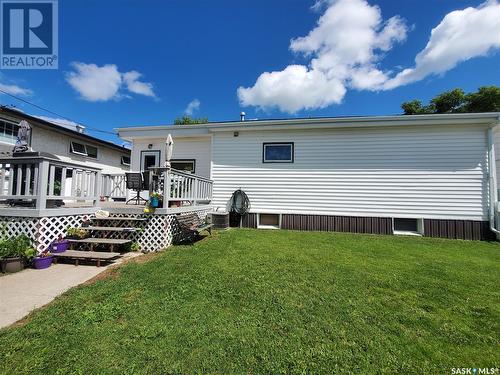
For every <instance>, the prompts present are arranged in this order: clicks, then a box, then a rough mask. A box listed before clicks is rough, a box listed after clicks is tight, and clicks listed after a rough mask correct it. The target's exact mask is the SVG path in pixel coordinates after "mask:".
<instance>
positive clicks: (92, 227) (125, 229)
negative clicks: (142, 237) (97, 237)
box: [80, 226, 140, 233]
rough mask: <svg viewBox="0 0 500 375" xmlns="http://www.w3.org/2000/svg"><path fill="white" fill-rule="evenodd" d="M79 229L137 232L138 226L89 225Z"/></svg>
mask: <svg viewBox="0 0 500 375" xmlns="http://www.w3.org/2000/svg"><path fill="white" fill-rule="evenodd" d="M80 229H84V230H95V231H106V232H130V233H133V232H137V231H140V229H138V228H131V227H125V228H124V227H94V226H89V227H81V228H80Z"/></svg>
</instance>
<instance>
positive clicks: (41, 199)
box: [36, 160, 50, 210]
mask: <svg viewBox="0 0 500 375" xmlns="http://www.w3.org/2000/svg"><path fill="white" fill-rule="evenodd" d="M49 167H50V163H49V161H48V160H42V161H41V162H40V164H39V166H38V179H37V186H36V195H37V197H36V209H37V210H45V209H46V208H47V187H48V186H49Z"/></svg>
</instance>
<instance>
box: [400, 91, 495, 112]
mask: <svg viewBox="0 0 500 375" xmlns="http://www.w3.org/2000/svg"><path fill="white" fill-rule="evenodd" d="M401 108H402V109H403V113H404V114H405V115H420V114H426V113H462V112H469V113H473V112H499V111H500V87H498V86H483V87H480V88H479V89H478V91H477V92H472V93H469V94H467V95H466V94H465V93H464V91H463V90H462V89H459V88H457V89H454V90H450V91H445V92H443V93H441V94H439V95H436V96H435V97H434V98H432V100H431V101H430V103H429V105H423V104H422V102H421V101H420V100H411V101H408V102H404V103H403V104H401Z"/></svg>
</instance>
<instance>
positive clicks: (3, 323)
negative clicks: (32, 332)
mask: <svg viewBox="0 0 500 375" xmlns="http://www.w3.org/2000/svg"><path fill="white" fill-rule="evenodd" d="M138 255H141V253H127V254H125V255H124V256H123V258H120V259H119V260H117V261H116V262H115V263H113V264H110V265H108V266H106V267H95V266H91V265H80V266H74V265H73V264H53V265H52V266H51V267H49V268H47V269H44V270H35V269H26V270H24V271H21V272H17V273H13V274H9V275H5V276H1V277H0V328H3V327H7V326H9V325H11V324H12V323H15V322H17V321H18V320H20V319H22V318H24V317H25V316H26V315H28V314H29V313H30V312H31V311H33V310H34V309H36V308H38V307H41V306H43V305H46V304H47V303H49V302H50V301H52V300H53V299H54V298H56V297H57V296H59V295H61V294H62V293H64V292H65V291H67V290H68V289H70V288H72V287H74V286H77V285H79V284H82V283H84V282H85V281H87V280H90V279H91V278H93V277H94V276H96V275H98V274H100V273H101V272H103V271H105V270H106V269H108V268H109V267H112V266H113V265H116V264H120V263H123V261H124V260H127V259H130V258H132V257H135V256H138Z"/></svg>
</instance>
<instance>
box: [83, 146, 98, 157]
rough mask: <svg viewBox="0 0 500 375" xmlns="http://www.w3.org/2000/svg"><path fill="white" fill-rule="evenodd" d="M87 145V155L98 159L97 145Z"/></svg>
mask: <svg viewBox="0 0 500 375" xmlns="http://www.w3.org/2000/svg"><path fill="white" fill-rule="evenodd" d="M85 147H87V156H88V157H89V158H94V159H97V147H94V146H89V145H86V146H85Z"/></svg>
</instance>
